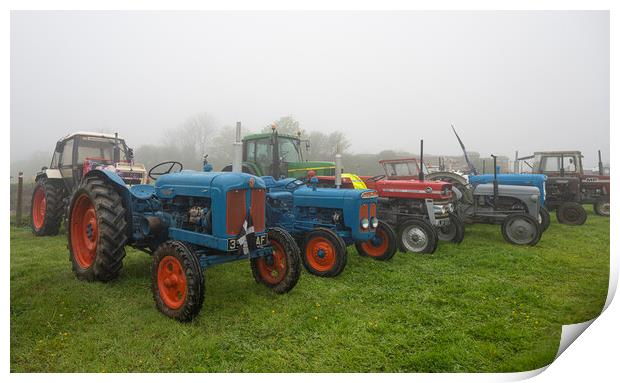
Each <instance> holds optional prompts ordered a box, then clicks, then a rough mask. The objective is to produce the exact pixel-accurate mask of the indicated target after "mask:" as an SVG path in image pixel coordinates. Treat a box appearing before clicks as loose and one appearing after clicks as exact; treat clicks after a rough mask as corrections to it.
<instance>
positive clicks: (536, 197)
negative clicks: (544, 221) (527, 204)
mask: <svg viewBox="0 0 620 383" xmlns="http://www.w3.org/2000/svg"><path fill="white" fill-rule="evenodd" d="M538 197H539V196H538V195H537V194H532V195H531V196H530V199H531V200H532V202H536V201H538Z"/></svg>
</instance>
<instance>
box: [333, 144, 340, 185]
mask: <svg viewBox="0 0 620 383" xmlns="http://www.w3.org/2000/svg"><path fill="white" fill-rule="evenodd" d="M338 152H340V150H339V149H338ZM335 172H336V174H335V175H336V179H335V180H334V184H335V185H336V189H340V186H341V185H342V155H341V154H340V153H336V169H335Z"/></svg>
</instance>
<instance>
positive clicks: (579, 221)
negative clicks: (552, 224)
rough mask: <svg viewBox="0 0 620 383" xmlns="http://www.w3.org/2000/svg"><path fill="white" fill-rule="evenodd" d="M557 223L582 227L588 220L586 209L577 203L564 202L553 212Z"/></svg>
mask: <svg viewBox="0 0 620 383" xmlns="http://www.w3.org/2000/svg"><path fill="white" fill-rule="evenodd" d="M555 214H556V217H557V219H558V222H560V223H563V224H565V225H571V226H577V225H583V224H584V223H585V222H586V219H587V218H588V213H586V209H584V208H583V206H581V205H580V204H578V203H577V202H564V203H563V204H561V205H560V206H559V207H558V210H557V211H556V212H555Z"/></svg>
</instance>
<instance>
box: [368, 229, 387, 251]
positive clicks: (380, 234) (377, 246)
mask: <svg viewBox="0 0 620 383" xmlns="http://www.w3.org/2000/svg"><path fill="white" fill-rule="evenodd" d="M388 245H389V243H388V236H387V233H386V232H385V230H383V229H382V228H380V227H379V228H378V229H377V232H376V233H375V237H374V238H371V239H369V240H368V241H366V242H363V243H362V249H363V250H364V251H365V252H366V254H368V256H370V257H381V256H383V255H385V252H386V251H387V249H388Z"/></svg>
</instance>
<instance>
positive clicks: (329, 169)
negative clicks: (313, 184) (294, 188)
mask: <svg viewBox="0 0 620 383" xmlns="http://www.w3.org/2000/svg"><path fill="white" fill-rule="evenodd" d="M287 169H288V176H289V177H293V178H302V177H306V175H307V173H308V171H309V170H314V171H315V172H316V175H318V176H331V175H334V173H335V171H336V164H335V163H334V162H329V161H304V162H288V163H287Z"/></svg>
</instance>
